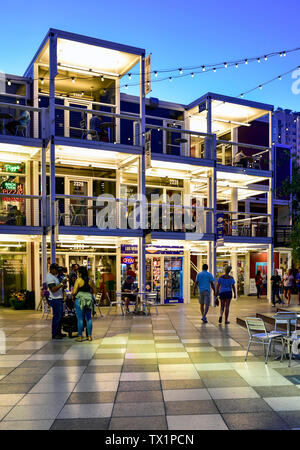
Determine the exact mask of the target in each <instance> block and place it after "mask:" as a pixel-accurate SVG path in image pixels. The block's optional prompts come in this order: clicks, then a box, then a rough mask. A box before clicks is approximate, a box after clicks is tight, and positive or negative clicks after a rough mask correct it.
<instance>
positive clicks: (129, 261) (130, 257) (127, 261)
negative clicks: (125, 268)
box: [122, 256, 134, 265]
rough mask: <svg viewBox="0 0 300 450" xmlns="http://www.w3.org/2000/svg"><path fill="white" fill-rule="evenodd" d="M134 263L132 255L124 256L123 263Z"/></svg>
mask: <svg viewBox="0 0 300 450" xmlns="http://www.w3.org/2000/svg"><path fill="white" fill-rule="evenodd" d="M133 263H134V258H133V257H132V256H123V258H122V264H127V265H130V264H133Z"/></svg>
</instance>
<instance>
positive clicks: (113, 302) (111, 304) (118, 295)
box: [107, 292, 125, 316]
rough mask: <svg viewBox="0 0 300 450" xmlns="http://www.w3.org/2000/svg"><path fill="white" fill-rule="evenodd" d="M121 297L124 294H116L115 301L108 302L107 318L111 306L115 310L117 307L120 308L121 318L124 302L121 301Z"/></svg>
mask: <svg viewBox="0 0 300 450" xmlns="http://www.w3.org/2000/svg"><path fill="white" fill-rule="evenodd" d="M122 295H124V292H116V300H113V301H110V303H109V308H108V312H107V315H108V316H109V313H110V310H111V307H112V306H115V307H116V309H117V308H118V305H119V306H120V308H121V311H122V316H124V315H125V314H124V301H123V300H122Z"/></svg>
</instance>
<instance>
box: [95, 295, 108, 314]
mask: <svg viewBox="0 0 300 450" xmlns="http://www.w3.org/2000/svg"><path fill="white" fill-rule="evenodd" d="M106 295H107V296H108V294H106ZM101 298H102V294H100V293H98V294H96V296H95V307H96V308H97V309H98V311H99V314H100V317H104V316H103V314H102V312H101V308H100V301H101ZM108 299H109V297H108ZM95 314H97V313H96V311H95Z"/></svg>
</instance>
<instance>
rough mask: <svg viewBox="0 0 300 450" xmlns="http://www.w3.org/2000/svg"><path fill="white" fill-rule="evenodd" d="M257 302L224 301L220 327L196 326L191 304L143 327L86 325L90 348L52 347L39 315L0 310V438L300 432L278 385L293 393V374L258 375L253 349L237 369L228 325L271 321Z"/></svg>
mask: <svg viewBox="0 0 300 450" xmlns="http://www.w3.org/2000/svg"><path fill="white" fill-rule="evenodd" d="M261 302H262V303H258V301H257V299H256V298H255V297H252V298H241V299H239V300H238V301H237V302H234V301H233V302H232V307H231V315H230V322H231V323H230V325H226V326H225V325H224V324H223V325H219V324H218V317H219V311H218V309H215V308H211V309H210V311H209V314H208V323H207V324H203V323H202V321H201V316H200V314H199V305H198V304H197V303H196V302H192V303H191V304H190V305H185V306H184V305H176V306H175V305H173V306H163V307H160V308H159V315H158V316H156V315H155V312H154V311H153V314H152V316H151V317H144V316H133V317H131V316H130V317H125V318H123V317H122V316H121V315H119V314H118V315H115V314H114V312H113V313H112V314H111V316H109V317H104V318H97V319H96V320H94V340H93V342H91V343H90V342H83V343H77V342H75V340H74V339H73V340H70V339H68V338H65V339H63V340H62V341H52V340H51V339H50V334H51V333H50V326H51V320H42V319H41V313H40V312H38V313H37V312H33V311H12V310H9V309H0V329H1V330H3V331H5V333H6V336H7V354H6V355H0V430H4V429H13V430H17V429H36V430H37V429H99V430H136V429H148V430H166V429H170V430H180V429H182V430H202V429H208V430H226V429H233V430H244V429H293V428H300V389H299V387H300V384H293V382H292V381H294V382H295V380H296V379H295V378H292V377H291V378H287V377H288V376H293V375H294V376H295V375H299V381H298V382H299V383H300V364H299V363H297V362H296V361H293V363H292V367H291V368H290V369H289V368H288V367H287V362H286V361H284V362H283V363H280V362H278V361H273V358H272V357H271V358H270V361H269V363H268V365H267V366H266V365H265V364H264V358H263V355H262V348H261V347H258V348H255V347H253V349H250V351H251V353H250V354H249V358H248V361H247V363H244V356H245V348H246V346H247V344H248V333H247V331H246V330H245V329H243V328H241V327H240V326H238V325H236V323H235V322H236V317H237V316H247V315H255V313H256V312H259V311H264V312H271V311H274V308H272V307H271V306H270V305H268V304H267V303H266V300H261ZM293 302H294V304H296V303H297V301H296V298H295V299H293ZM290 308H292V306H291V307H290ZM296 381H297V380H296Z"/></svg>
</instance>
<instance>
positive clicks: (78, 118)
mask: <svg viewBox="0 0 300 450" xmlns="http://www.w3.org/2000/svg"><path fill="white" fill-rule="evenodd" d="M66 106H69V107H73V108H77V109H82V110H83V111H82V112H81V111H72V110H70V111H69V110H66V111H65V137H71V138H75V139H86V138H87V136H88V133H87V130H88V129H89V123H90V119H91V117H90V114H87V113H86V112H84V110H85V109H92V103H89V102H83V101H81V102H80V101H76V100H66Z"/></svg>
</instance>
